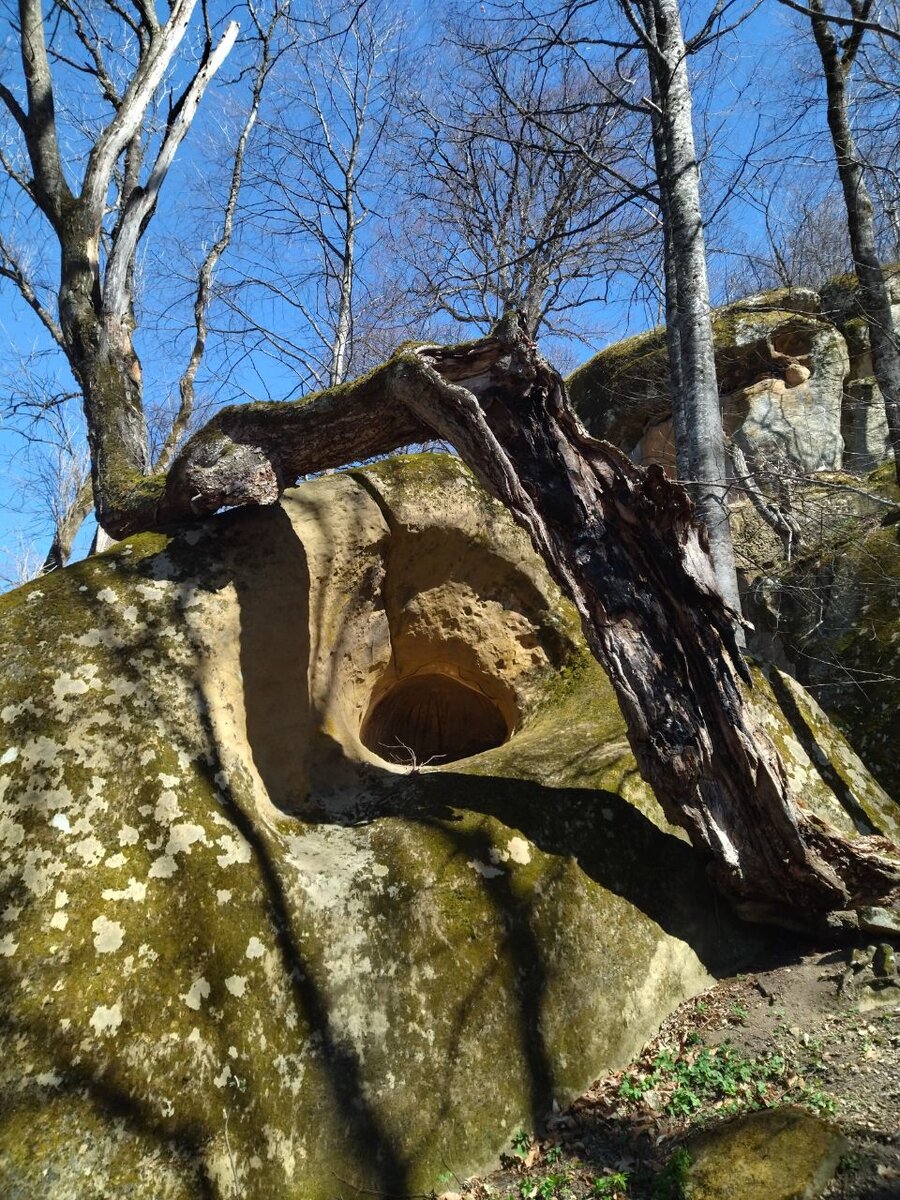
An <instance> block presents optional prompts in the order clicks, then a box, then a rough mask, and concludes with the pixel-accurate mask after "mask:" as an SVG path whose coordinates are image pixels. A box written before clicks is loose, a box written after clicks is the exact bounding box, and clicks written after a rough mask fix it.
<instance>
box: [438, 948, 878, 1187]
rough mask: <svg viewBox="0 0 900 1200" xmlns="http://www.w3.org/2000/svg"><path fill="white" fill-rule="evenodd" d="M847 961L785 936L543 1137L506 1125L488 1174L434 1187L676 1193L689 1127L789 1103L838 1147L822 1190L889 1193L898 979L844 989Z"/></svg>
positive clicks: (845, 954)
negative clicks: (821, 1125)
mask: <svg viewBox="0 0 900 1200" xmlns="http://www.w3.org/2000/svg"><path fill="white" fill-rule="evenodd" d="M866 957H868V958H871V947H870V949H869V953H868V955H866V951H865V949H864V948H863V947H859V948H857V949H856V951H855V961H856V963H857V964H858V963H859V962H860V960H861V959H865V958H866ZM898 957H900V956H898ZM853 961H854V951H853V950H852V949H844V950H841V951H834V950H832V951H824V950H817V949H816V948H815V947H813V946H810V945H805V946H801V947H799V948H798V946H797V943H796V941H793V940H787V939H786V940H785V941H784V943H783V944H782V945H780V946H779V947H778V948H777V949H776V950H775V951H774V952H773V953H770V954H769V955H768V957H767V961H766V962H765V963H764V964H760V966H759V968H758V969H757V970H756V971H754V972H752V973H749V974H745V975H738V976H736V977H735V978H732V979H725V980H722V981H720V982H719V983H718V984H716V986H715V987H713V988H711V989H709V991H707V992H705V993H703V995H701V996H698V997H695V998H694V999H693V1000H690V1001H687V1002H686V1003H685V1004H683V1005H682V1006H681V1007H680V1008H679V1009H678V1010H677V1011H676V1012H675V1013H673V1014H672V1016H671V1017H670V1018H669V1019H668V1020H667V1021H666V1022H665V1024H664V1025H663V1026H662V1028H661V1029H660V1032H659V1034H658V1036H657V1037H656V1038H655V1039H654V1040H653V1042H651V1043H650V1044H649V1045H648V1046H647V1047H645V1049H644V1051H643V1052H642V1054H641V1055H640V1056H639V1058H638V1059H637V1060H636V1061H635V1062H634V1063H632V1064H630V1065H629V1066H628V1067H626V1068H625V1069H624V1070H622V1071H617V1072H615V1073H613V1074H611V1075H609V1076H606V1077H604V1078H603V1079H600V1080H598V1081H597V1082H596V1083H595V1084H594V1086H593V1087H592V1088H591V1089H590V1091H589V1092H587V1093H586V1094H585V1095H584V1096H582V1097H581V1098H580V1099H578V1100H577V1101H576V1102H575V1103H574V1104H573V1105H572V1106H571V1108H570V1109H568V1110H567V1111H566V1112H564V1113H559V1114H555V1115H554V1117H553V1118H551V1121H550V1125H549V1129H548V1131H547V1134H546V1136H545V1137H543V1138H542V1139H541V1140H539V1141H535V1140H531V1139H529V1138H528V1136H527V1134H526V1133H525V1132H524V1131H519V1132H518V1133H517V1134H516V1136H515V1137H514V1139H513V1144H511V1146H510V1151H509V1154H508V1155H507V1156H506V1157H505V1159H504V1165H503V1167H502V1168H501V1170H499V1171H497V1172H495V1173H494V1174H493V1175H490V1176H488V1177H485V1178H482V1179H478V1180H469V1181H463V1180H454V1181H452V1182H451V1181H448V1185H447V1192H446V1195H448V1196H450V1197H452V1196H461V1197H471V1198H472V1200H483V1198H485V1197H489V1196H490V1197H497V1198H498V1200H499V1198H502V1200H507V1198H508V1200H576V1198H578V1200H580V1198H581V1197H593V1198H595V1200H679V1198H680V1195H681V1186H680V1178H681V1177H680V1175H679V1172H680V1171H683V1169H684V1164H685V1158H686V1155H689V1149H688V1150H685V1149H684V1147H685V1146H686V1145H687V1146H688V1147H689V1141H690V1136H691V1134H692V1133H693V1132H696V1131H697V1130H698V1129H700V1128H704V1127H706V1126H708V1125H709V1124H710V1123H711V1122H714V1121H719V1120H722V1119H723V1118H725V1119H727V1118H728V1117H729V1116H730V1115H732V1114H737V1113H740V1112H746V1111H749V1110H751V1109H754V1108H760V1107H768V1106H772V1105H776V1104H782V1103H795V1104H800V1105H802V1106H803V1107H805V1108H807V1109H809V1110H811V1111H813V1112H815V1113H817V1114H818V1115H820V1116H821V1117H823V1118H824V1119H826V1120H828V1121H831V1122H833V1123H835V1124H836V1125H837V1126H838V1127H839V1128H840V1130H841V1131H842V1132H843V1134H844V1136H845V1137H846V1139H847V1141H848V1143H849V1147H848V1150H847V1152H846V1153H845V1154H844V1156H843V1157H842V1159H841V1164H840V1167H839V1170H838V1174H837V1175H836V1176H835V1178H834V1180H833V1181H832V1183H831V1184H830V1185H829V1186H828V1188H827V1189H826V1191H825V1192H824V1193H823V1195H824V1196H825V1197H827V1200H900V987H896V986H890V987H887V988H884V989H882V990H879V991H872V990H870V989H868V988H867V987H859V988H858V989H854V987H853V986H852V984H851V985H850V986H849V987H848V986H847V978H849V977H851V976H853V969H854V968H853V966H852V965H851V964H852V962H853ZM856 969H857V970H859V967H858V966H857V968H856Z"/></svg>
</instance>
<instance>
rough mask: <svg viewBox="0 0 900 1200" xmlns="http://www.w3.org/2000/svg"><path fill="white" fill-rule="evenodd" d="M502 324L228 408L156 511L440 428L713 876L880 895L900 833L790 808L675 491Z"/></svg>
mask: <svg viewBox="0 0 900 1200" xmlns="http://www.w3.org/2000/svg"><path fill="white" fill-rule="evenodd" d="M504 325H505V328H504V327H498V330H496V331H495V333H494V334H493V335H492V336H490V337H487V338H484V339H482V340H480V341H477V342H472V343H468V344H464V345H462V346H457V347H440V346H420V347H416V348H412V349H406V350H404V351H403V352H401V353H399V354H398V355H396V356H395V357H394V358H393V359H391V360H390V361H389V362H388V363H386V364H385V365H384V366H383V367H381V368H379V369H378V370H377V371H375V372H373V373H372V374H371V375H369V376H367V377H365V378H364V379H362V380H359V381H356V382H355V383H353V384H348V385H344V386H343V387H341V388H337V389H332V390H331V391H329V392H324V393H322V394H321V395H319V396H318V397H314V398H311V399H310V400H309V401H307V402H305V403H304V402H301V403H295V404H263V405H250V406H247V407H245V408H236V409H229V410H225V411H224V412H222V413H220V414H219V415H218V416H217V417H216V418H215V419H214V420H213V421H212V422H211V423H210V425H209V426H207V428H206V429H204V430H202V431H201V432H200V434H198V435H197V437H195V438H194V439H192V441H191V442H190V443H188V445H187V446H186V447H185V449H184V451H183V452H182V454H181V455H180V456H179V458H178V460H177V461H176V463H175V464H174V466H173V469H172V472H171V473H170V476H169V480H168V482H167V485H166V492H165V497H164V502H163V504H161V505H160V515H161V516H164V517H165V518H166V519H173V518H175V517H178V516H182V517H183V516H187V515H192V514H196V513H197V512H210V511H214V510H215V509H216V508H218V507H220V506H221V505H223V504H235V503H254V502H255V503H268V502H271V501H272V500H274V499H275V498H276V497H277V494H278V493H279V492H280V490H281V489H282V488H283V487H284V486H285V485H287V484H289V483H292V482H294V481H295V480H296V479H297V478H298V477H300V476H301V475H304V474H308V473H310V472H313V471H319V470H324V469H327V468H329V467H339V466H343V465H345V464H347V463H350V462H353V461H359V460H360V459H363V458H366V457H370V456H373V455H376V454H380V453H385V452H388V451H390V450H392V449H395V448H396V447H398V446H401V445H405V444H409V443H410V442H412V441H416V440H425V439H426V438H428V437H433V436H435V435H437V436H438V437H440V438H443V439H445V440H447V441H448V442H450V443H451V444H452V445H453V446H455V448H456V449H457V451H458V452H459V454H460V456H461V457H462V458H463V459H464V461H465V462H466V463H467V464H468V465H469V467H470V468H471V469H472V471H473V472H474V473H475V475H476V477H477V478H478V479H479V481H480V482H481V483H482V485H483V486H484V487H485V488H487V490H488V491H490V492H491V493H492V494H493V495H494V496H496V497H497V498H498V499H499V500H501V501H502V502H503V503H504V504H505V505H506V506H507V507H508V508H509V510H510V512H511V513H512V515H513V516H514V518H515V519H516V521H517V522H518V523H519V524H520V525H521V526H522V527H523V528H524V529H525V530H526V532H527V533H528V534H529V536H530V538H531V540H532V542H533V544H534V546H535V548H536V550H537V552H538V553H539V554H540V555H541V556H542V558H543V559H544V561H545V563H546V564H547V566H548V568H549V570H550V572H551V573H552V575H553V576H554V578H555V579H556V580H557V582H558V583H559V585H560V586H561V588H562V589H563V591H564V592H565V593H566V594H567V595H568V596H569V597H570V598H571V599H572V601H573V602H574V603H575V605H576V607H577V609H578V612H579V614H580V616H581V620H582V624H583V628H584V632H585V636H586V638H587V640H588V643H589V645H590V647H591V649H592V651H593V653H594V654H595V656H596V657H597V659H598V660H599V662H600V663H601V664H602V665H603V667H604V668H605V669H606V671H607V673H608V675H609V677H610V679H611V681H612V684H613V686H614V688H615V691H616V694H617V697H618V699H619V703H620V705H621V707H622V711H623V713H624V715H625V719H626V721H627V724H628V731H629V741H630V743H631V746H632V749H633V751H634V753H635V757H636V759H637V762H638V766H639V769H640V771H641V774H642V775H643V777H644V778H645V779H646V780H647V781H648V782H649V783H650V784H651V786H652V787H653V789H654V791H655V792H656V795H657V796H658V798H659V800H660V803H661V804H662V806H663V809H664V811H665V813H666V816H667V817H668V819H669V820H670V821H672V822H673V823H675V824H677V825H680V826H681V827H683V828H684V829H685V830H686V831H687V832H688V834H689V836H690V838H691V841H692V843H693V845H694V847H695V848H696V849H697V850H698V851H700V852H701V853H702V854H703V855H704V856H705V857H706V858H707V859H708V861H709V862H710V867H711V870H712V873H713V875H714V877H715V880H716V882H717V884H718V885H719V887H720V888H721V890H722V891H724V892H725V893H726V894H727V895H729V896H730V897H731V898H732V899H733V900H735V901H736V902H737V903H738V904H739V906H742V907H743V908H744V910H745V911H746V912H748V914H749V913H752V915H753V916H755V917H768V918H771V919H778V918H779V915H783V914H785V913H788V912H789V913H791V914H792V917H791V919H792V921H793V922H794V923H802V921H803V914H807V915H808V918H809V920H810V921H811V922H813V923H814V922H815V920H816V918H817V916H818V915H821V914H824V913H827V912H829V911H834V910H842V909H846V908H847V907H853V906H860V905H865V904H870V903H872V902H873V901H876V900H881V901H883V900H884V899H885V897H886V896H889V895H890V894H891V893H893V892H895V891H896V888H897V886H898V884H900V860H895V859H893V858H892V857H890V854H891V853H893V852H895V851H896V848H894V847H890V846H889V844H888V843H886V842H885V841H884V840H883V839H879V838H858V839H856V840H854V841H848V840H847V839H845V838H843V837H841V836H840V835H839V834H837V833H836V832H833V831H831V830H829V829H827V828H826V827H825V826H824V825H822V823H821V822H818V821H815V820H814V819H813V818H811V817H810V816H809V815H808V814H806V813H805V812H803V811H802V810H801V809H799V808H798V806H797V805H796V804H795V802H794V799H793V797H792V796H791V792H790V787H789V784H788V781H787V778H786V775H785V772H784V768H783V766H782V763H781V761H780V758H779V756H778V753H777V751H776V749H775V747H774V745H773V744H772V742H771V741H770V740H769V738H768V737H767V736H766V735H765V734H764V733H763V732H762V731H761V730H760V729H759V728H757V726H756V724H755V722H754V720H753V717H752V715H751V713H750V711H749V708H748V706H747V704H746V703H745V700H744V695H743V692H742V690H741V680H743V681H744V683H745V684H748V685H749V682H750V678H749V674H748V671H747V667H746V664H745V663H744V660H743V658H742V656H741V653H740V650H739V647H738V644H737V640H736V633H737V630H738V628H739V624H740V619H739V617H738V616H737V615H736V614H735V613H734V612H733V611H732V610H731V609H729V608H728V607H727V605H726V604H725V602H724V601H723V600H722V598H721V596H720V594H719V591H718V589H717V586H716V582H715V576H714V572H713V567H712V562H711V559H710V554H709V548H708V544H707V540H706V537H705V533H704V530H703V529H702V527H701V526H700V525H699V524H698V523H697V521H696V520H695V516H694V507H693V504H692V502H691V500H690V498H689V497H688V495H687V493H686V492H685V491H684V489H683V488H682V487H681V486H680V485H679V484H677V483H675V482H674V481H672V480H670V479H669V478H667V477H666V476H665V474H664V473H663V472H662V470H661V469H660V468H658V467H650V468H649V469H647V470H643V469H641V468H639V467H636V466H634V465H633V464H632V463H631V462H630V461H629V460H628V459H627V458H626V457H625V456H624V455H623V454H622V453H620V452H619V451H618V450H616V449H615V448H614V447H612V446H611V445H609V444H607V443H604V442H598V441H596V440H595V439H593V438H591V437H590V436H589V435H588V434H587V433H586V431H585V430H584V428H583V426H582V425H581V423H580V422H579V420H578V418H577V417H576V416H575V414H574V413H573V411H572V409H571V408H570V406H569V403H568V399H567V396H566V392H565V386H564V384H563V382H562V380H561V378H560V376H559V375H558V373H557V372H556V371H555V370H554V369H553V368H552V367H551V366H550V365H549V364H548V363H547V362H546V361H545V360H544V359H543V358H542V357H541V356H540V355H539V354H538V353H537V350H536V348H535V346H534V345H533V343H532V342H531V341H530V340H529V339H528V338H527V336H526V335H525V334H524V333H522V332H521V331H520V329H519V328H518V326H517V325H516V324H515V323H514V322H505V323H504ZM898 853H900V852H898Z"/></svg>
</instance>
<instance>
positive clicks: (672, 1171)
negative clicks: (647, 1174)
mask: <svg viewBox="0 0 900 1200" xmlns="http://www.w3.org/2000/svg"><path fill="white" fill-rule="evenodd" d="M690 1166H691V1156H690V1154H688V1152H687V1150H685V1148H684V1146H679V1147H678V1149H677V1150H675V1151H674V1153H673V1154H672V1156H671V1157H670V1158H669V1161H668V1162H667V1163H666V1165H665V1166H664V1167H663V1169H662V1170H661V1171H660V1173H659V1174H658V1175H657V1176H656V1178H655V1179H654V1180H653V1200H684V1196H685V1194H686V1191H687V1182H688V1172H689V1170H690Z"/></svg>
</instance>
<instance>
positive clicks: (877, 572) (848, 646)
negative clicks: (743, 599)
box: [752, 463, 900, 802]
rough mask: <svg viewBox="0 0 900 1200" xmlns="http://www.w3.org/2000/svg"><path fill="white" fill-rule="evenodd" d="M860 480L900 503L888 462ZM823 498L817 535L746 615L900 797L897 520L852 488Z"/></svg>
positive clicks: (770, 579) (762, 586) (773, 576)
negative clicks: (773, 638)
mask: <svg viewBox="0 0 900 1200" xmlns="http://www.w3.org/2000/svg"><path fill="white" fill-rule="evenodd" d="M867 486H868V487H869V488H871V489H872V491H873V492H875V493H876V494H880V495H882V496H883V497H885V498H889V499H891V500H893V501H894V502H900V489H898V488H897V485H896V483H895V482H894V479H893V463H886V464H885V465H884V466H883V467H882V468H881V469H880V470H879V471H878V472H876V473H875V474H874V475H873V476H872V477H871V478H870V480H869V481H868V484H867ZM827 500H828V503H827V505H825V504H823V505H822V507H821V508H820V513H821V512H825V514H826V518H827V519H823V518H822V517H821V515H820V530H823V531H824V532H823V533H822V536H821V538H820V539H819V540H816V539H815V538H814V537H813V536H812V531H810V536H809V537H808V539H807V541H806V543H801V547H800V553H799V554H798V556H797V557H796V559H795V560H794V562H792V563H791V564H790V565H782V566H780V567H779V568H778V569H774V570H772V571H771V573H770V574H763V575H762V576H761V577H760V579H759V581H758V585H757V593H758V594H760V595H762V596H763V597H764V598H765V605H766V609H767V610H768V611H762V610H759V609H758V610H757V611H754V612H753V614H752V615H753V619H754V620H755V621H756V622H757V624H758V626H759V628H761V629H765V628H766V627H768V628H770V629H775V628H777V633H778V638H779V642H780V645H781V647H782V649H783V652H784V653H785V655H786V656H787V659H788V661H789V664H790V668H791V671H792V672H793V673H794V674H795V675H796V676H797V677H798V678H799V679H800V680H802V682H803V683H804V684H805V685H806V686H807V687H808V688H809V690H810V691H811V692H812V693H813V694H814V695H815V696H816V697H817V698H818V700H819V702H820V703H821V704H822V705H823V706H824V707H825V708H826V709H827V710H828V713H829V715H830V716H832V717H833V718H834V719H836V720H837V721H838V722H839V723H840V725H841V727H842V728H843V729H844V730H845V731H846V732H847V735H848V737H849V738H850V740H851V741H852V743H853V745H854V747H855V748H856V750H858V751H859V753H860V754H861V755H862V756H863V757H864V759H865V761H866V764H867V765H868V767H869V768H870V769H871V771H872V772H873V774H874V775H875V776H876V777H877V778H878V780H879V782H880V783H881V785H882V786H883V787H884V788H885V789H886V790H887V791H888V792H889V793H890V794H891V795H892V796H893V797H894V798H895V799H896V800H897V801H898V802H900V756H898V753H897V714H898V712H900V537H898V529H900V527H898V526H897V525H896V524H894V525H888V526H887V527H882V525H881V523H880V518H881V516H882V515H883V513H884V511H885V510H884V508H883V507H880V508H876V507H874V506H873V505H871V504H868V506H867V502H866V501H865V500H863V499H862V498H861V497H858V496H854V495H853V494H849V495H847V494H842V493H841V492H840V490H839V489H838V491H837V492H836V493H830V494H829V495H828V496H827ZM807 504H808V509H809V513H810V516H811V517H812V516H813V515H814V512H815V505H814V504H813V502H812V498H807Z"/></svg>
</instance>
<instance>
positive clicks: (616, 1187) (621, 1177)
mask: <svg viewBox="0 0 900 1200" xmlns="http://www.w3.org/2000/svg"><path fill="white" fill-rule="evenodd" d="M628 1178H629V1177H628V1173H627V1172H626V1171H615V1172H614V1173H613V1174H612V1175H602V1176H601V1177H600V1178H598V1179H595V1180H594V1183H593V1186H592V1187H591V1195H592V1196H594V1197H596V1200H623V1197H626V1196H627V1195H628Z"/></svg>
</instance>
